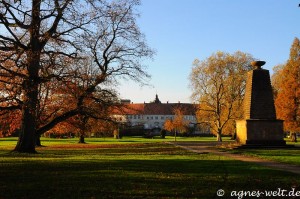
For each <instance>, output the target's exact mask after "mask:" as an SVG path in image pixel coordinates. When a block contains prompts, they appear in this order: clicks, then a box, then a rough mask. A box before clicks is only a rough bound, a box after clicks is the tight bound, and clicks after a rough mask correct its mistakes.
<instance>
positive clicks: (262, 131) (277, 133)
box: [236, 119, 286, 146]
mask: <svg viewBox="0 0 300 199" xmlns="http://www.w3.org/2000/svg"><path fill="white" fill-rule="evenodd" d="M236 130H237V134H236V140H237V142H238V143H239V144H242V145H265V146H283V145H286V143H285V141H284V133H283V120H266V119H247V120H237V121H236Z"/></svg>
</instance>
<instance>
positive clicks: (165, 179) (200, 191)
mask: <svg viewBox="0 0 300 199" xmlns="http://www.w3.org/2000/svg"><path fill="white" fill-rule="evenodd" d="M149 158H150V157H149ZM0 179H2V180H1V181H0V190H1V192H0V198H189V197H191V198H215V197H217V196H216V191H217V190H218V189H220V188H222V189H224V190H225V191H226V192H228V191H230V190H258V189H260V190H272V189H274V190H276V189H277V188H286V189H290V187H291V186H296V187H299V183H300V180H299V176H297V175H294V174H290V173H286V172H281V171H274V170H271V169H268V168H265V167H260V166H257V165H255V164H249V163H244V162H240V161H235V160H222V159H219V160H218V159H215V160H206V159H198V160H190V159H175V158H174V159H154V160H151V159H146V160H136V159H122V160H105V159H104V160H99V159H87V160H84V159H83V160H68V159H65V160H60V161H53V160H52V161H51V160H49V161H25V162H22V161H19V162H16V163H15V164H12V163H11V164H8V163H7V164H1V166H0Z"/></svg>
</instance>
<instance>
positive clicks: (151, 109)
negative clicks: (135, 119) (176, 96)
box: [114, 103, 196, 115]
mask: <svg viewBox="0 0 300 199" xmlns="http://www.w3.org/2000/svg"><path fill="white" fill-rule="evenodd" d="M175 108H180V109H181V110H182V111H183V114H184V115H195V112H196V107H195V105H194V104H188V103H166V104H163V103H144V104H124V105H123V106H122V107H121V108H120V109H119V110H118V111H114V112H115V114H120V115H174V109H175Z"/></svg>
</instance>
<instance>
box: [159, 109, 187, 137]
mask: <svg viewBox="0 0 300 199" xmlns="http://www.w3.org/2000/svg"><path fill="white" fill-rule="evenodd" d="M173 113H174V118H173V119H166V121H165V123H164V129H165V130H167V131H170V132H174V133H175V134H174V135H175V141H176V136H177V133H184V132H187V130H188V125H189V122H188V121H187V120H185V119H184V110H183V109H182V108H181V107H174V108H173Z"/></svg>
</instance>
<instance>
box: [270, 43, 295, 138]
mask: <svg viewBox="0 0 300 199" xmlns="http://www.w3.org/2000/svg"><path fill="white" fill-rule="evenodd" d="M272 81H273V86H274V89H275V106H276V112H277V117H278V118H279V119H282V120H284V129H285V130H286V131H290V132H300V41H299V39H298V38H295V39H294V41H293V44H292V47H291V50H290V57H289V59H288V61H287V62H286V64H284V65H282V66H278V67H277V68H275V73H274V75H273V77H272Z"/></svg>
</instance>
